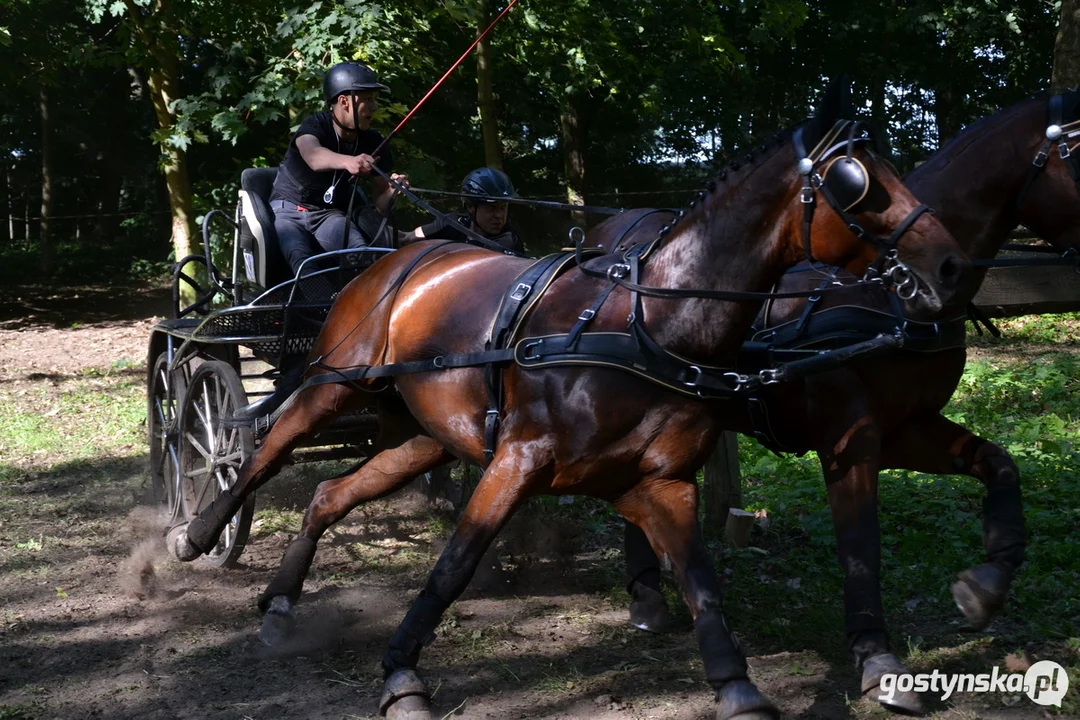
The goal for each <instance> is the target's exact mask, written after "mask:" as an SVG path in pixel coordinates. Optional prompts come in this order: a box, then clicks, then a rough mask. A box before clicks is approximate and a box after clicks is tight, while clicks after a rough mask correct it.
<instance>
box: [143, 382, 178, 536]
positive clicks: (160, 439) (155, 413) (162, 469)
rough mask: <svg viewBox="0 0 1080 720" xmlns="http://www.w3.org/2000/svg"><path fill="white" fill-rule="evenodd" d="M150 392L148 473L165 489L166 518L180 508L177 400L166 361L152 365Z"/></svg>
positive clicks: (174, 515) (170, 516) (172, 516)
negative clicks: (149, 464) (152, 375)
mask: <svg viewBox="0 0 1080 720" xmlns="http://www.w3.org/2000/svg"><path fill="white" fill-rule="evenodd" d="M154 371H155V372H154V378H153V380H152V383H153V384H152V386H151V388H152V389H151V393H150V405H151V407H150V413H149V435H150V443H151V448H150V463H151V466H150V472H151V474H152V477H153V480H152V481H153V482H154V483H155V484H156V483H157V482H159V480H160V482H161V485H162V489H163V490H164V496H165V497H164V502H163V504H164V506H165V507H166V509H167V510H168V513H169V519H170V520H172V519H173V518H175V517H176V514H177V512H178V510H179V498H180V494H179V485H180V463H179V457H178V452H177V418H178V415H179V409H180V401H179V398H178V397H177V395H178V393H177V392H176V390H177V388H176V387H175V384H174V383H173V382H172V378H171V377H170V373H169V364H168V362H167V361H166V362H161V361H160V360H159V361H158V362H157V363H156V364H155V367H154Z"/></svg>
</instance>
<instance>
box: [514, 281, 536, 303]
mask: <svg viewBox="0 0 1080 720" xmlns="http://www.w3.org/2000/svg"><path fill="white" fill-rule="evenodd" d="M531 292H532V285H526V284H525V283H518V286H517V287H516V288H514V292H512V293H510V299H511V300H517V301H518V302H521V301H522V300H524V299H525V298H527V297H528V296H529V293H531Z"/></svg>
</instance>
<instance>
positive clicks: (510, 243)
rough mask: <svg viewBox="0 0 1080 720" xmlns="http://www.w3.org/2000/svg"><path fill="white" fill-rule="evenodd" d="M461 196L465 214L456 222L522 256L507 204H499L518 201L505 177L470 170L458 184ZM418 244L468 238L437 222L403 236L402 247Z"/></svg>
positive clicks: (486, 169)
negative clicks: (428, 241) (508, 199)
mask: <svg viewBox="0 0 1080 720" xmlns="http://www.w3.org/2000/svg"><path fill="white" fill-rule="evenodd" d="M461 193H462V195H464V196H465V197H463V198H462V204H463V205H464V206H465V212H464V213H458V214H457V215H456V216H455V217H454V219H455V220H457V221H458V222H459V223H461V224H462V225H464V226H465V227H467V228H469V229H470V230H472V231H474V232H476V233H478V234H480V235H482V236H484V237H485V238H488V239H489V240H492V241H494V242H496V243H498V244H499V245H502V246H503V247H504V248H506V249H507V250H512V251H514V252H518V253H522V254H524V253H525V245H524V243H522V242H521V238H520V237H519V236H518V233H517V230H515V229H514V227H513V225H510V224H509V222H508V221H507V217H508V215H509V211H510V209H509V203H506V202H505V201H501V200H500V198H516V197H517V193H516V192H515V191H514V185H513V183H511V182H510V178H509V177H507V176H506V173H504V172H502V171H501V170H496V169H494V168H489V167H482V168H479V169H477V170H473V171H472V172H471V173H469V174H468V175H466V176H465V179H464V180H462V181H461ZM417 240H454V241H458V242H468V241H469V236H468V235H466V234H465V233H463V232H462V231H461V230H459V229H458V228H457V227H455V226H453V225H451V224H450V223H448V222H446V220H444V219H442V218H439V219H438V220H435V221H434V222H430V223H428V224H427V225H422V226H420V227H418V228H416V229H415V230H413V231H412V232H409V233H405V235H404V237H402V239H401V244H402V245H408V244H409V243H412V242H416V241H417Z"/></svg>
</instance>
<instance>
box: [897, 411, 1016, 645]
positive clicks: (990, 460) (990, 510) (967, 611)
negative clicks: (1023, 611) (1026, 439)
mask: <svg viewBox="0 0 1080 720" xmlns="http://www.w3.org/2000/svg"><path fill="white" fill-rule="evenodd" d="M882 467H888V468H904V469H908V470H916V471H918V472H927V473H935V474H939V475H951V474H956V473H962V474H964V475H969V476H971V477H974V478H977V479H979V480H980V481H982V483H983V485H984V486H985V487H986V495H985V496H984V497H983V519H982V523H983V547H984V548H985V549H986V562H984V563H982V564H980V565H976V566H975V567H973V568H971V569H969V570H965V571H964V572H962V573H960V576H959V579H958V581H957V582H956V583H955V584H954V585H953V588H952V592H953V599H954V600H955V601H956V604H957V606H958V607H959V608H960V611H961V612H962V613H963V614H964V617H965V618H966V619H967V621H968V622H969V623H971V625H972V627H974V628H975V629H978V630H981V629H982V628H984V627H986V626H987V624H989V622H990V620H992V619H993V617H994V616H995V615H997V613H998V612H999V611H1000V610H1001V608H1002V607H1003V606H1004V605H1005V598H1006V597H1007V596H1008V593H1009V586H1010V585H1011V584H1012V580H1013V577H1014V576H1015V574H1016V571H1017V570H1019V568H1020V565H1021V563H1023V562H1024V552H1025V548H1026V529H1025V526H1024V505H1023V498H1022V496H1021V492H1020V471H1019V470H1018V469H1017V467H1016V463H1015V462H1013V459H1012V458H1011V457H1009V454H1008V453H1007V452H1005V450H1004V449H1002V448H1001V447H999V446H997V445H995V444H994V443H992V442H990V441H989V440H985V439H983V438H981V437H979V436H978V435H975V434H974V433H972V432H971V431H970V430H968V429H967V428H965V427H963V426H961V425H957V424H956V423H954V422H953V421H951V420H948V419H947V418H945V417H943V416H942V415H941V414H940V413H933V414H931V415H924V416H920V417H917V418H915V419H913V420H912V421H910V422H909V423H907V424H906V425H904V426H903V427H902V428H901V429H900V430H899V431H897V432H895V433H890V435H889V436H888V437H887V438H885V441H884V443H883V445H882Z"/></svg>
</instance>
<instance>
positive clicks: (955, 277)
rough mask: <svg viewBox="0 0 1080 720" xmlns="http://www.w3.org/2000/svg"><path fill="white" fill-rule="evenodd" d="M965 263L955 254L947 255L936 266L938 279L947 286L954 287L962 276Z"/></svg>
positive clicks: (965, 266)
mask: <svg viewBox="0 0 1080 720" xmlns="http://www.w3.org/2000/svg"><path fill="white" fill-rule="evenodd" d="M966 268H967V264H966V263H965V262H963V261H962V260H961V259H960V258H959V257H957V256H955V255H949V256H948V257H946V258H945V260H943V261H942V263H941V267H939V268H938V280H940V281H941V284H942V285H944V286H945V287H948V288H955V287H957V286H958V285H959V284H960V281H961V280H962V279H963V277H964V272H965V270H966Z"/></svg>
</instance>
